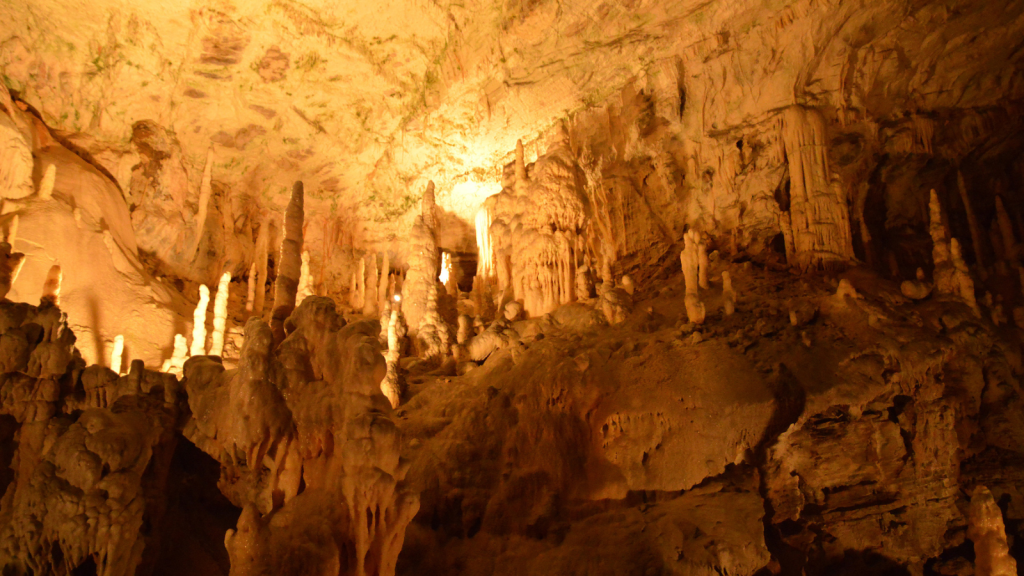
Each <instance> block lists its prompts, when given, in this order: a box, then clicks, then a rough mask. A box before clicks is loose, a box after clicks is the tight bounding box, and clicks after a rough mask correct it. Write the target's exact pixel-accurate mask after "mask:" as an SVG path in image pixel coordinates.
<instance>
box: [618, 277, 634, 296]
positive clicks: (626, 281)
mask: <svg viewBox="0 0 1024 576" xmlns="http://www.w3.org/2000/svg"><path fill="white" fill-rule="evenodd" d="M619 283H620V284H622V289H623V290H625V291H626V294H629V295H630V296H632V295H633V294H634V293H635V292H636V284H634V283H633V277H632V276H630V275H629V274H623V275H622V278H621V279H620V280H619Z"/></svg>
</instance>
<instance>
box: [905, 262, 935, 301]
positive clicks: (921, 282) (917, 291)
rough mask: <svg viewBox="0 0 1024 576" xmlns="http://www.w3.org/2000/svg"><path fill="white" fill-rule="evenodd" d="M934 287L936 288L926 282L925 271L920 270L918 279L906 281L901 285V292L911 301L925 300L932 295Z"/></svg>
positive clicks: (918, 270)
mask: <svg viewBox="0 0 1024 576" xmlns="http://www.w3.org/2000/svg"><path fill="white" fill-rule="evenodd" d="M934 287H935V286H934V285H933V284H930V283H928V282H927V281H926V280H925V276H924V270H922V269H920V268H918V269H917V279H916V280H905V281H904V282H903V283H902V284H900V292H902V293H903V295H904V296H906V297H907V298H910V299H911V300H923V299H925V298H927V297H928V295H929V294H931V293H932V288H934Z"/></svg>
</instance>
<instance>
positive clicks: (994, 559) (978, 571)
mask: <svg viewBox="0 0 1024 576" xmlns="http://www.w3.org/2000/svg"><path fill="white" fill-rule="evenodd" d="M967 523H968V525H967V537H968V538H970V539H971V540H973V541H974V557H975V558H974V574H975V575H976V576H1015V575H1016V574H1017V562H1016V561H1015V560H1014V559H1013V556H1010V547H1009V546H1008V545H1007V543H1006V529H1005V527H1004V525H1003V513H1002V511H1001V510H999V505H998V504H996V501H995V498H993V497H992V493H991V492H989V490H988V488H986V487H984V486H977V487H976V488H975V489H974V492H973V493H972V494H971V507H970V510H969V512H968V518H967Z"/></svg>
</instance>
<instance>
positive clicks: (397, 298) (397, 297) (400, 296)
mask: <svg viewBox="0 0 1024 576" xmlns="http://www.w3.org/2000/svg"><path fill="white" fill-rule="evenodd" d="M401 301H402V295H401V294H395V302H401Z"/></svg>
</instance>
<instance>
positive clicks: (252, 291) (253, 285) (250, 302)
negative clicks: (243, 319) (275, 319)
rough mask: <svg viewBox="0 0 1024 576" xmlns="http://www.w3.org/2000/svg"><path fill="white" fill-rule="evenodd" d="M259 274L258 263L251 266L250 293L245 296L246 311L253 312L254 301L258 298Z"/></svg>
mask: <svg viewBox="0 0 1024 576" xmlns="http://www.w3.org/2000/svg"><path fill="white" fill-rule="evenodd" d="M257 278H259V273H258V272H256V263H255V262H253V263H252V266H249V292H248V294H246V296H245V311H246V312H252V305H253V300H254V299H255V298H256V281H257Z"/></svg>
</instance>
